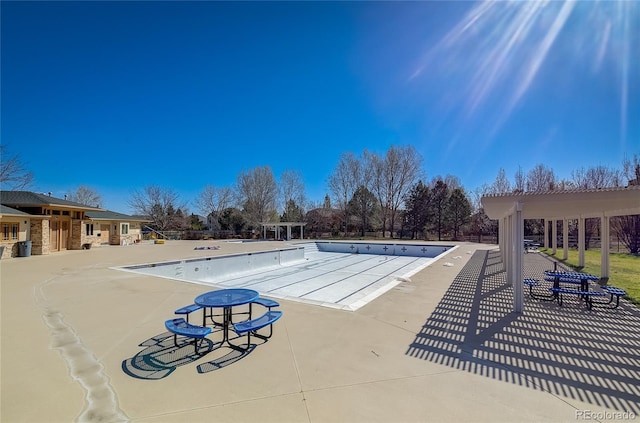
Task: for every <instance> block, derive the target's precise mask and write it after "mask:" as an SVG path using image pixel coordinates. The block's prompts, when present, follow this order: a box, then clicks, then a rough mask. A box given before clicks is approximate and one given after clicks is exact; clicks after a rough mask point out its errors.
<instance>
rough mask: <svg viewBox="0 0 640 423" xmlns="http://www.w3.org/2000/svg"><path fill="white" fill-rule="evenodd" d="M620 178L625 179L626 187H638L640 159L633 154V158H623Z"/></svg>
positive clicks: (639, 183)
mask: <svg viewBox="0 0 640 423" xmlns="http://www.w3.org/2000/svg"><path fill="white" fill-rule="evenodd" d="M622 176H623V177H624V178H626V180H627V184H628V185H640V158H639V157H638V155H637V154H634V155H633V158H629V157H625V158H624V160H623V161H622Z"/></svg>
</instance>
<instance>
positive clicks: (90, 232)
mask: <svg viewBox="0 0 640 423" xmlns="http://www.w3.org/2000/svg"><path fill="white" fill-rule="evenodd" d="M86 235H93V223H87V231H86Z"/></svg>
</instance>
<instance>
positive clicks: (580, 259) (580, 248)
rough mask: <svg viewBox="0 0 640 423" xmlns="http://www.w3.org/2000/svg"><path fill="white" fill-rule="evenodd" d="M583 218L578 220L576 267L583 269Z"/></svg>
mask: <svg viewBox="0 0 640 423" xmlns="http://www.w3.org/2000/svg"><path fill="white" fill-rule="evenodd" d="M584 220H585V219H584V217H582V216H580V217H579V218H578V266H579V267H584V249H585V246H584V241H585V239H584V238H585V235H584Z"/></svg>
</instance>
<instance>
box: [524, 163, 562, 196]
mask: <svg viewBox="0 0 640 423" xmlns="http://www.w3.org/2000/svg"><path fill="white" fill-rule="evenodd" d="M555 185H556V176H555V174H554V173H553V170H551V169H549V168H548V167H546V166H545V165H543V164H538V165H536V166H535V167H534V168H533V169H531V170H530V171H529V172H528V173H527V191H553V190H554V189H556V186H555Z"/></svg>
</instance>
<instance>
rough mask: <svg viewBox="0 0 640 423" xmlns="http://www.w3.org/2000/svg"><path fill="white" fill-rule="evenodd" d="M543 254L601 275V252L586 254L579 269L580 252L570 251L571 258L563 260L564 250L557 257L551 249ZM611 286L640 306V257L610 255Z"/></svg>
mask: <svg viewBox="0 0 640 423" xmlns="http://www.w3.org/2000/svg"><path fill="white" fill-rule="evenodd" d="M540 251H541V252H543V253H545V254H548V255H549V256H552V257H554V258H555V259H556V260H558V261H560V262H562V263H565V264H566V265H567V266H569V267H571V268H573V269H575V270H579V271H581V272H586V273H592V274H594V275H600V250H587V251H585V252H584V267H583V268H580V267H578V250H575V249H569V258H568V259H567V260H562V259H561V258H560V257H562V250H560V249H558V250H557V251H556V255H555V256H554V255H553V254H551V251H552V250H551V249H546V248H541V249H540ZM608 284H609V285H612V286H617V287H618V288H622V289H624V290H625V291H627V296H626V297H625V298H626V299H627V300H629V301H631V302H633V303H634V304H636V305H638V306H640V257H637V256H632V255H631V254H620V253H610V254H609V282H608Z"/></svg>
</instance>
